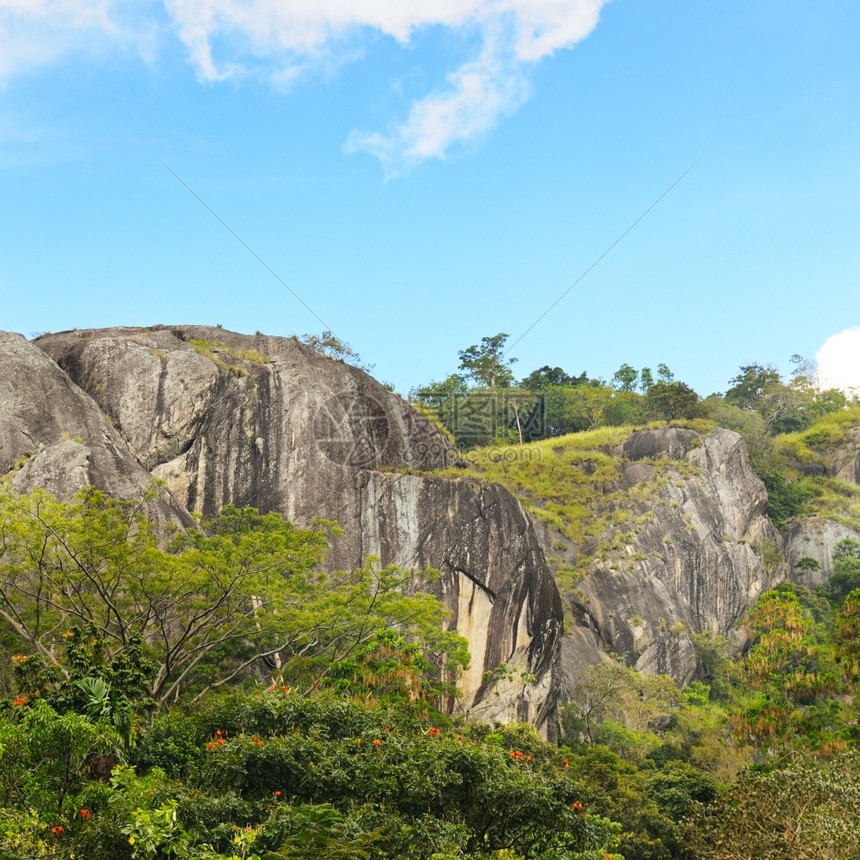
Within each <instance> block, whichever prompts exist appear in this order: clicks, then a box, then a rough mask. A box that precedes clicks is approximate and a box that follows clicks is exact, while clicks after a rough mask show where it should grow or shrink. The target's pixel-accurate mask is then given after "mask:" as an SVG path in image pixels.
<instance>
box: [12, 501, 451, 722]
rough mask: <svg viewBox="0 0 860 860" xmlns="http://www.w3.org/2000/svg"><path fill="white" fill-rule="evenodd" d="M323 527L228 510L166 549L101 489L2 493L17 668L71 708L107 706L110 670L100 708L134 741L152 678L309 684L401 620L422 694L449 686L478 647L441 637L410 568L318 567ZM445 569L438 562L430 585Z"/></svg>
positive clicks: (206, 686)
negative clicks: (436, 682) (418, 660)
mask: <svg viewBox="0 0 860 860" xmlns="http://www.w3.org/2000/svg"><path fill="white" fill-rule="evenodd" d="M324 527H326V524H320V526H319V527H318V528H315V529H311V530H308V529H296V528H295V527H294V526H292V525H291V524H290V523H287V522H284V520H283V519H282V518H281V517H280V516H279V515H277V514H259V513H258V512H257V511H255V510H253V509H250V508H249V509H245V510H238V509H234V508H225V510H224V512H223V514H222V515H221V516H220V517H218V518H217V519H215V520H213V521H211V522H208V523H203V528H202V529H200V530H191V531H188V532H184V533H181V534H177V535H175V536H173V538H172V539H171V542H170V543H169V545H168V546H167V547H166V548H162V547H160V546H159V544H158V540H157V535H156V532H155V529H154V527H153V526H152V525H151V524H150V523H149V522H147V521H146V520H145V518H144V517H143V515H142V513H141V511H140V509H139V507H138V506H136V505H133V504H131V503H128V502H120V501H116V500H112V499H108V498H106V497H105V496H104V495H103V494H101V493H99V492H97V491H95V490H84V491H82V492H81V493H79V494H78V496H76V497H75V500H74V501H73V502H70V503H65V502H58V501H56V500H54V499H52V498H51V497H50V496H48V495H47V494H45V493H41V492H37V493H34V494H33V495H32V496H29V497H28V496H16V495H14V494H12V493H11V492H9V491H8V490H5V489H3V488H0V539H2V541H3V546H4V554H3V556H2V559H0V619H2V620H3V621H4V622H5V624H6V625H7V630H8V632H9V633H11V634H13V635H14V637H15V638H17V640H18V644H17V645H16V646H15V647H16V649H21V650H24V651H29V654H25V655H23V656H24V657H26V659H25V660H22V661H21V665H20V667H19V668H20V671H19V672H18V676H19V680H20V681H21V683H22V685H23V687H24V690H25V691H26V690H29V689H32V688H33V687H34V684H39V685H41V686H44V684H45V681H47V680H50V681H51V685H50V689H51V690H53V692H52V694H51V695H52V696H53V697H54V698H53V699H52V701H54V700H57V701H59V700H60V699H62V700H63V701H62V702H61V703H60V704H61V706H62V707H78V708H80V704H81V703H80V701H79V700H80V698H81V697H82V696H83V697H85V698H88V699H89V700H90V701H91V705H92V707H98V705H97V704H93V702H96V703H97V701H98V700H99V694H98V692H96V690H95V688H94V687H93V683H94V682H93V681H87V680H86V679H87V678H88V677H92V678H101V679H103V680H104V682H105V684H106V685H107V686H108V688H109V689H110V690H112V692H111V693H105V694H104V695H102V696H101V701H102V704H101V706H100V707H102V708H103V709H108V710H107V711H105V713H107V712H108V711H109V712H110V714H111V715H112V718H113V719H114V721H115V724H116V725H117V728H118V731H120V732H121V733H122V734H124V735H126V734H127V732H126V730H127V727H128V719H127V717H125V716H122V714H123V713H127V711H128V703H129V702H130V701H136V702H141V700H142V698H143V696H142V692H141V691H142V689H143V687H144V682H146V689H145V694H146V697H148V698H151V699H152V700H153V701H154V702H157V703H161V704H164V703H166V702H168V701H173V700H174V699H175V698H176V697H177V696H178V695H179V694H180V692H181V691H190V692H193V694H195V695H196V696H197V697H198V698H199V697H200V696H201V695H203V694H204V693H205V692H206V691H208V690H212V689H217V688H218V687H221V686H223V685H225V684H228V683H233V682H238V681H242V680H243V679H244V680H248V681H252V682H253V681H255V680H257V681H259V680H260V679H261V676H260V671H261V669H262V668H263V662H262V661H264V660H268V661H269V666H271V667H272V668H274V669H275V670H276V672H277V673H278V674H280V675H281V676H283V677H286V678H288V679H289V680H290V682H294V683H301V684H304V685H307V686H309V685H310V684H311V683H312V682H316V683H319V682H320V681H321V680H322V679H324V678H325V677H326V676H327V675H328V673H329V672H330V671H331V667H332V666H334V665H336V664H338V663H339V661H343V660H348V659H351V658H352V657H354V655H355V654H356V653H357V652H358V651H360V649H362V648H363V647H365V646H366V645H368V643H370V642H372V641H373V640H374V638H375V637H376V636H377V635H378V632H379V631H382V630H385V629H389V628H392V629H393V628H397V629H398V631H399V635H401V636H403V637H406V638H410V637H416V636H417V637H420V639H421V648H422V659H426V661H428V662H426V663H425V664H421V665H422V669H424V670H426V672H425V675H426V677H425V678H424V679H423V680H422V684H423V686H422V689H423V690H424V691H429V689H430V687H431V686H432V682H431V680H430V676H431V675H436V674H437V673H438V670H439V669H441V670H442V671H443V681H444V682H445V686H443V687H439V688H438V689H439V690H441V689H447V688H448V686H450V683H451V682H452V681H453V679H454V677H455V675H456V672H457V671H458V670H459V668H461V667H462V666H464V664H465V663H466V661H467V656H466V653H465V648H464V644H463V640H462V638H461V637H459V636H458V635H457V634H456V632H453V631H451V632H447V633H446V632H444V631H443V630H442V621H443V617H444V612H443V610H442V607H441V605H440V604H439V601H438V600H437V599H436V598H435V597H433V596H432V595H431V594H428V593H424V592H423V591H422V589H421V585H422V582H421V581H418V580H416V578H415V577H414V576H413V575H412V574H411V573H408V572H406V571H403V570H401V569H400V568H397V567H394V566H389V567H384V568H383V567H380V566H379V565H378V564H377V562H376V560H375V559H373V558H369V559H368V560H367V562H366V563H365V564H364V565H363V566H362V567H361V568H358V569H357V570H354V571H350V572H343V571H330V572H324V571H322V570H320V565H321V563H322V561H323V557H324V552H325V548H326V531H324V530H323V529H324ZM435 576H437V574H436V573H435V572H434V571H426V572H425V573H424V575H423V582H425V583H426V582H429V581H431V580H432V579H433V578H434V577H435ZM75 628H78V632H77V633H76V632H74V631H75ZM66 631H69V633H68V636H71V637H72V641H71V642H70V643H69V647H66V648H65V649H64V647H63V645H64V642H65V641H66V638H67V634H66ZM80 631H86V633H85V634H84V633H81V632H80ZM63 650H65V652H66V660H65V661H62V662H58V660H57V655H58V654H59V653H61V652H62V651H63ZM443 655H447V657H443ZM443 660H447V664H446V665H444V666H443V665H442V661H443ZM431 666H432V667H433V668H432V669H431V668H430V667H431ZM413 668H415V667H413ZM25 669H26V671H24V670H25ZM416 671H417V669H416ZM79 682H80V683H79ZM82 683H83V684H86V685H88V687H87V689H83V688H82V687H81V684H82ZM94 695H95V700H94V699H93V696H94ZM75 697H77V700H75ZM123 703H125V704H123Z"/></svg>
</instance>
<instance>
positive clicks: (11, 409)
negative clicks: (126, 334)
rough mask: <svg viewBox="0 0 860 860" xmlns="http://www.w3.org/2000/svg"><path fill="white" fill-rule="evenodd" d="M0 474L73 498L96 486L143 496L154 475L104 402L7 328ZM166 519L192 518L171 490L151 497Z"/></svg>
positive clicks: (0, 357)
mask: <svg viewBox="0 0 860 860" xmlns="http://www.w3.org/2000/svg"><path fill="white" fill-rule="evenodd" d="M0 368H2V372H0V475H6V476H7V477H8V478H9V480H10V482H11V485H12V489H13V490H15V492H18V493H29V492H31V491H32V490H34V489H35V488H37V487H41V488H43V489H45V490H48V491H49V492H51V493H52V494H54V495H55V496H57V497H59V498H63V499H69V498H71V497H72V496H74V494H75V493H76V492H77V491H78V490H80V489H81V488H82V487H86V486H96V487H98V488H99V489H102V490H104V491H106V492H107V493H109V494H110V495H112V496H115V497H117V498H121V499H135V500H137V499H141V498H142V497H144V496H145V495H147V493H148V492H149V491H150V490H151V486H152V476H151V475H150V473H149V472H148V471H147V470H146V469H144V468H143V466H141V464H140V463H139V462H138V461H137V459H136V458H135V457H134V455H133V454H132V453H131V452H130V451H129V449H128V446H127V445H126V444H125V442H124V441H123V439H122V437H121V436H120V434H119V433H118V432H117V430H116V428H115V427H114V426H113V425H112V424H111V422H110V421H109V420H108V419H107V418H106V417H105V415H104V414H103V413H102V411H101V410H100V409H99V407H98V405H97V404H96V403H95V401H93V399H92V398H91V397H89V396H88V395H87V394H86V393H85V392H84V391H82V390H81V389H80V388H79V387H78V386H77V385H75V384H74V383H73V382H72V380H71V379H69V377H68V376H67V375H66V374H65V373H63V371H62V370H60V368H59V367H57V365H56V364H55V363H54V362H53V361H52V360H51V359H50V358H49V357H48V356H47V355H45V353H44V352H43V351H42V350H40V349H38V348H37V347H36V346H35V345H34V344H32V343H30V342H28V341H27V340H25V338H23V337H22V336H21V335H19V334H13V333H9V332H0ZM148 511H149V514H150V516H153V517H155V518H156V519H157V520H159V521H162V522H171V523H174V524H177V525H184V526H188V525H192V524H193V519H192V518H191V517H190V516H189V514H188V512H187V511H186V510H185V509H184V507H183V506H182V504H180V503H178V502H177V501H176V499H174V498H173V497H172V496H171V495H170V493H168V492H161V493H159V494H158V497H157V498H155V499H153V501H152V502H151V503H150V504H149V505H148Z"/></svg>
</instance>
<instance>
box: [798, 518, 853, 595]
mask: <svg viewBox="0 0 860 860" xmlns="http://www.w3.org/2000/svg"><path fill="white" fill-rule="evenodd" d="M845 538H850V539H852V540H860V534H858V533H857V532H856V531H855V530H853V529H850V528H848V526H846V525H843V524H842V523H839V522H836V521H835V520H827V519H824V518H823V517H807V518H806V519H802V520H798V521H797V522H794V523H792V526H791V530H790V531H789V533H788V535H787V536H786V555H787V557H788V562H789V568H790V571H791V573H790V576H789V579H790V580H791V581H792V582H796V583H797V584H798V585H805V586H806V587H807V588H814V587H815V586H817V585H823V586H826V585H827V581H828V580H829V579H830V576H831V574H832V573H833V561H832V560H833V550H835V549H836V544H838V543H839V541H841V540H844V539H845ZM802 558H812V559H815V561H817V562H818V565H819V567H818V570H811V571H804V570H802V569H799V568H798V567H797V563H798V561H800V559H802Z"/></svg>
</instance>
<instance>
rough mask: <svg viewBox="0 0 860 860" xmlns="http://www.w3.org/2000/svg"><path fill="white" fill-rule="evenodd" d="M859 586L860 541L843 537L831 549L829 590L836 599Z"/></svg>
mask: <svg viewBox="0 0 860 860" xmlns="http://www.w3.org/2000/svg"><path fill="white" fill-rule="evenodd" d="M858 588H860V543H858V542H857V541H856V540H852V539H851V538H845V539H843V540H841V541H839V543H837V544H836V547H835V548H834V550H833V573H832V574H831V576H830V590H831V591H832V592H833V595H834V597H835V598H836V599H837V600H841V599H842V598H844V597H845V596H846V595H847V594H848V593H849V592H851V591H854V590H855V589H858Z"/></svg>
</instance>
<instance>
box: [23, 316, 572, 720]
mask: <svg viewBox="0 0 860 860" xmlns="http://www.w3.org/2000/svg"><path fill="white" fill-rule="evenodd" d="M38 346H39V347H40V348H41V349H42V350H44V352H45V353H46V354H47V355H48V356H50V357H51V358H52V359H53V360H54V361H55V362H56V365H55V368H56V366H57V365H58V366H59V368H62V370H63V371H65V372H66V373H67V374H68V376H69V377H70V378H71V379H73V380H74V381H75V382H76V383H77V384H78V385H79V386H81V388H83V389H84V391H86V393H87V394H88V395H89V396H90V397H91V398H92V399H93V400H94V401H96V402H97V403H98V406H99V407H100V408H101V410H102V411H103V412H104V413H105V414H106V415H108V416H110V419H111V421H112V422H114V423H115V424H116V427H117V428H118V429H119V431H120V432H121V434H122V438H123V439H124V440H125V443H126V444H127V446H128V448H129V449H130V451H131V452H132V453H133V455H134V457H135V458H136V459H137V460H138V461H139V463H140V464H142V466H143V467H145V469H146V470H148V471H149V472H150V473H151V474H152V475H154V476H155V477H157V478H160V479H162V480H164V481H165V482H166V484H167V486H168V488H169V489H170V491H171V493H172V494H173V495H174V496H175V497H176V498H177V499H178V500H179V501H180V502H181V503H182V504H183V505H184V506H185V507H186V508H187V509H188V510H189V511H192V512H194V513H198V514H202V515H203V516H204V517H210V516H214V515H216V514H217V513H218V512H219V511H220V510H221V508H222V507H223V506H224V505H228V504H231V505H238V506H247V505H251V506H254V507H256V508H258V509H260V510H263V511H279V512H281V513H282V514H283V515H284V516H285V517H287V518H288V519H290V520H291V521H293V522H295V523H297V524H299V525H307V524H309V523H310V522H311V520H312V519H314V518H316V517H322V518H325V519H331V520H335V521H337V522H338V523H339V524H340V526H341V527H342V529H343V536H342V537H339V538H335V539H334V540H333V543H332V547H331V551H330V554H329V563H330V564H331V565H333V566H335V567H341V568H349V567H355V566H358V565H360V564H361V563H362V562H363V560H364V558H365V557H366V556H367V555H376V556H378V557H379V558H380V560H381V562H382V563H383V564H389V563H395V564H398V565H402V566H404V567H407V568H409V569H414V570H421V569H423V568H425V567H427V566H430V567H433V568H436V569H437V570H439V571H440V573H441V574H442V578H441V582H440V584H439V585H438V594H439V596H440V597H441V598H442V600H443V601H444V602H445V604H446V606H447V607H448V608H449V609H450V610H451V612H452V618H451V621H450V623H451V624H452V625H453V626H456V628H457V629H458V630H459V631H460V633H461V634H462V635H464V636H466V638H467V639H468V640H469V644H470V650H471V653H472V665H471V668H470V669H469V671H468V672H467V673H466V675H465V676H464V678H463V679H462V683H461V690H462V694H463V695H462V697H461V698H460V699H459V700H457V701H456V702H451V703H450V707H451V708H452V709H454V708H455V707H456V708H463V709H465V710H467V711H469V712H471V713H472V714H473V715H475V716H477V717H479V718H481V719H486V720H493V719H501V720H509V719H513V718H517V719H522V720H528V721H530V722H533V723H534V724H535V725H536V726H537V727H538V728H539V729H540V730H542V731H543V732H544V733H545V734H548V735H550V736H552V735H553V733H554V730H555V728H554V727H555V722H556V721H555V709H556V703H557V697H558V688H559V683H558V677H557V666H558V650H559V647H560V637H561V631H562V607H561V602H560V598H559V595H558V590H557V588H556V585H555V582H554V581H553V579H552V577H551V575H550V574H549V571H548V569H547V566H546V562H545V560H544V557H543V554H542V552H541V549H540V547H539V545H538V543H537V539H536V537H535V534H534V531H533V529H532V525H531V522H530V520H529V518H528V517H527V516H526V514H525V512H524V511H523V509H522V507H521V505H520V504H519V502H518V501H517V500H516V499H515V498H514V497H513V496H512V495H511V494H510V493H508V492H507V491H506V490H504V489H503V488H502V487H499V486H495V485H492V484H481V483H478V482H470V481H466V480H456V479H443V478H437V477H432V476H428V475H423V474H421V472H422V471H424V470H429V469H434V468H438V467H442V466H445V465H447V464H448V460H449V456H450V453H451V452H450V447H449V444H448V442H447V441H446V439H445V438H444V437H443V436H442V435H440V434H439V433H438V432H437V431H436V430H435V428H434V427H433V426H432V425H431V424H430V423H429V422H427V421H426V420H425V419H424V418H422V417H421V416H420V415H419V414H418V413H417V412H416V411H415V410H414V409H413V408H412V407H410V406H409V405H408V404H407V403H406V402H405V401H403V400H402V399H401V398H400V397H398V396H397V395H395V394H393V393H391V392H389V391H387V390H386V389H385V388H383V387H382V386H381V385H379V384H378V383H377V382H375V381H374V380H373V379H371V378H370V377H369V376H367V375H366V374H365V373H364V372H362V371H361V370H359V369H357V368H354V367H351V366H349V365H346V364H343V363H341V362H337V361H333V360H332V359H330V358H327V357H324V356H321V355H319V354H317V353H316V352H315V351H314V350H312V349H311V348H309V347H308V346H306V345H304V344H302V343H300V342H298V341H296V340H295V339H294V338H277V337H266V336H262V335H257V336H245V335H238V334H234V333H232V332H227V331H224V330H223V329H220V328H209V327H200V326H170V327H165V326H158V327H155V328H153V329H103V330H93V331H76V332H66V333H62V334H57V335H50V336H46V337H43V338H40V340H39V341H38ZM61 375H62V374H61ZM397 469H400V470H404V469H408V470H409V472H410V473H409V474H400V473H397V472H396V471H394V470H397ZM386 470H387V471H386ZM501 664H505V666H506V671H505V672H504V673H503V674H504V677H498V676H499V673H498V672H496V670H497V669H498V667H499V666H500V665H501ZM485 673H490V675H493V674H494V673H495V676H496V681H495V683H493V684H491V683H490V682H489V681H487V680H486V679H485ZM497 694H498V695H497Z"/></svg>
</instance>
